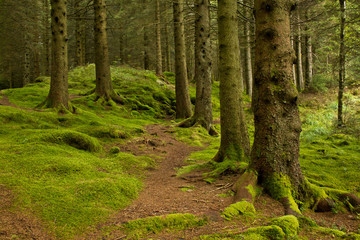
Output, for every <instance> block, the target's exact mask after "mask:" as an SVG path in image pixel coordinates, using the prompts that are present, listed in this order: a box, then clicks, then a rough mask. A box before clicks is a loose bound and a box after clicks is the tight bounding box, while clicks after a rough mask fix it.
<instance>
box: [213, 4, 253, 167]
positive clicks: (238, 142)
mask: <svg viewBox="0 0 360 240" xmlns="http://www.w3.org/2000/svg"><path fill="white" fill-rule="evenodd" d="M218 25H219V34H218V36H219V79H220V116H221V117H220V119H221V120H220V124H221V143H220V149H219V151H218V153H217V155H216V156H215V158H214V160H215V161H218V162H221V161H224V160H226V159H233V160H238V161H241V160H243V159H244V156H248V155H249V152H250V143H249V137H248V133H247V127H246V122H245V115H244V111H243V103H242V93H241V85H242V79H240V78H239V75H240V54H239V39H238V34H234V33H237V32H238V22H237V1H236V0H220V1H219V2H218Z"/></svg>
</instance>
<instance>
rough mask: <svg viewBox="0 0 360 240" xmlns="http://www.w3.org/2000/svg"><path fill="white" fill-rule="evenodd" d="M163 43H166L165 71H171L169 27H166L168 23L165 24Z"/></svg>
mask: <svg viewBox="0 0 360 240" xmlns="http://www.w3.org/2000/svg"><path fill="white" fill-rule="evenodd" d="M165 44H166V46H165V48H166V55H165V56H166V58H165V59H166V61H165V62H166V71H168V72H171V71H172V69H171V65H172V64H171V57H170V55H171V48H170V40H169V27H168V25H167V24H166V25H165Z"/></svg>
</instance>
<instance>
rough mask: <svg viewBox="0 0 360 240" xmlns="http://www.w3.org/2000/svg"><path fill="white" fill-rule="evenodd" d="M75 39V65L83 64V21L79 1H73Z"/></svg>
mask: <svg viewBox="0 0 360 240" xmlns="http://www.w3.org/2000/svg"><path fill="white" fill-rule="evenodd" d="M75 11H76V16H75V18H76V19H75V39H76V61H75V65H76V67H78V66H84V65H85V33H86V32H85V23H84V20H83V19H82V18H83V14H82V6H81V1H77V2H76V3H75Z"/></svg>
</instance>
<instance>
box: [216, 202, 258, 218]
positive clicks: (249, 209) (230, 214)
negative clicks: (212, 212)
mask: <svg viewBox="0 0 360 240" xmlns="http://www.w3.org/2000/svg"><path fill="white" fill-rule="evenodd" d="M255 212H256V211H255V208H254V205H253V204H252V203H249V202H247V201H240V202H237V203H234V204H231V205H230V206H229V207H227V208H225V209H224V211H223V212H222V213H221V216H222V217H223V218H225V219H226V220H232V219H234V218H236V217H239V216H241V215H247V216H253V215H254V214H255Z"/></svg>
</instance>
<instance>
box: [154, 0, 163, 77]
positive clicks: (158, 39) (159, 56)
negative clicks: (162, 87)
mask: <svg viewBox="0 0 360 240" xmlns="http://www.w3.org/2000/svg"><path fill="white" fill-rule="evenodd" d="M155 22H156V75H158V76H162V75H163V66H162V53H161V19H160V1H159V0H156V13H155Z"/></svg>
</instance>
